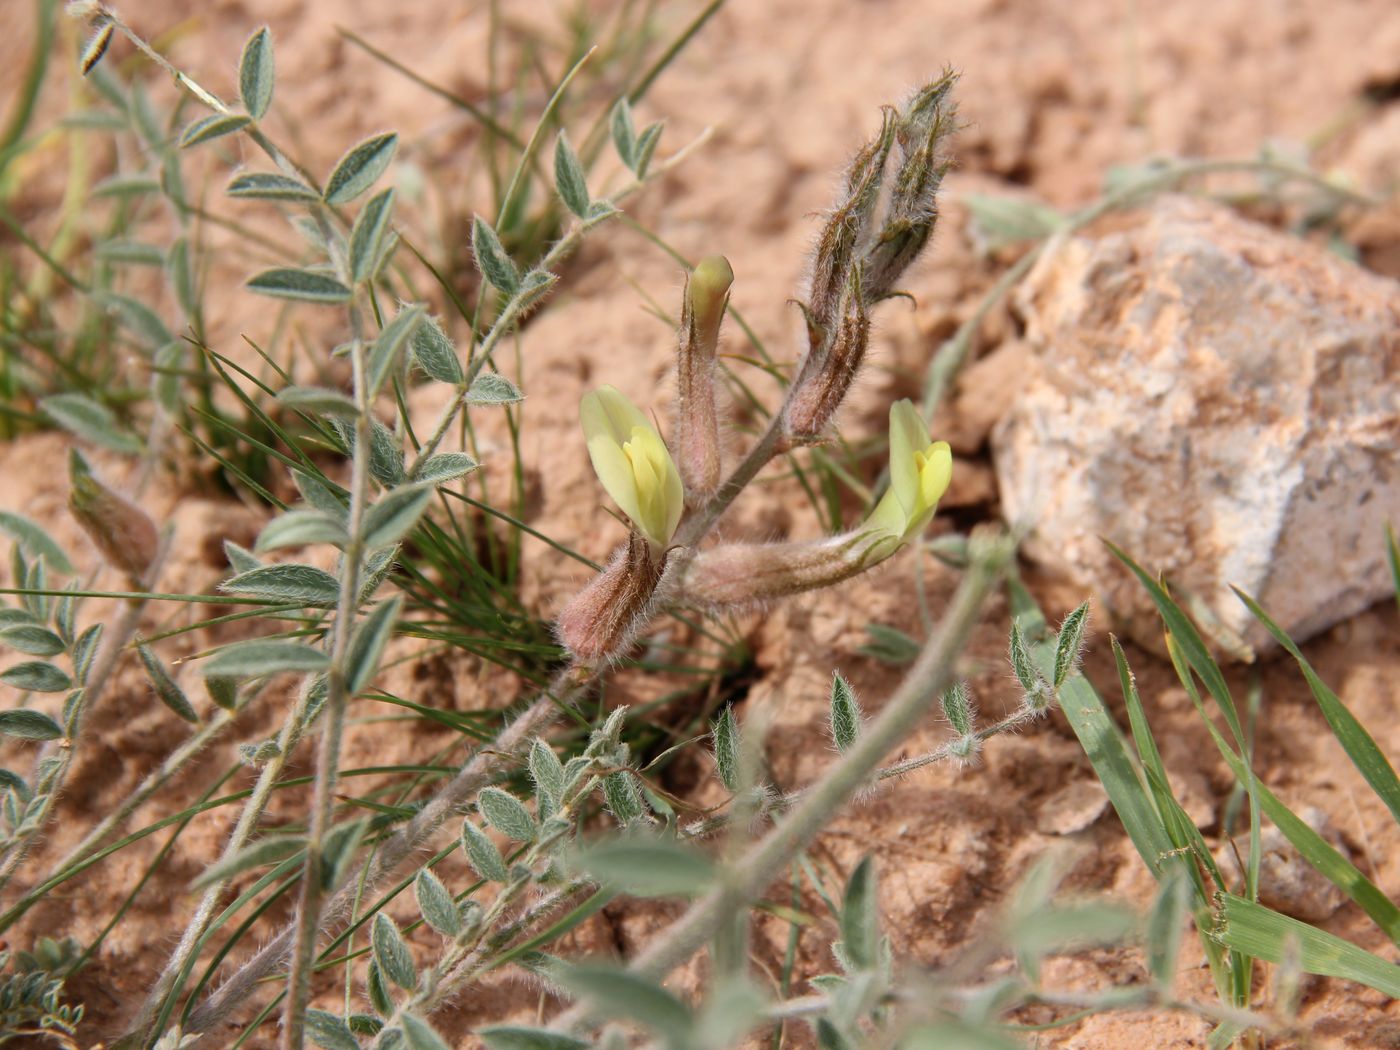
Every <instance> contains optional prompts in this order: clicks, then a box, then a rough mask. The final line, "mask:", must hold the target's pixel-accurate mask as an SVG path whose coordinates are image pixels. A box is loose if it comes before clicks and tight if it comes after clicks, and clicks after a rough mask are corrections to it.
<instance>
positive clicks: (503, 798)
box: [476, 787, 535, 842]
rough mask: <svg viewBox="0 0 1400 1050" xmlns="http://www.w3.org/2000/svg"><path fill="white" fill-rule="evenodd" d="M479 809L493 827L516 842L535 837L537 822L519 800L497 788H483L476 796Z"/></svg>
mask: <svg viewBox="0 0 1400 1050" xmlns="http://www.w3.org/2000/svg"><path fill="white" fill-rule="evenodd" d="M476 805H477V809H479V810H480V811H481V815H482V816H483V817H485V818H486V819H487V821H489V822H490V824H491V826H492V827H493V828H495V829H496V830H497V831H499V832H501V834H503V835H505V836H506V837H508V838H512V839H515V841H516V842H530V841H532V840H533V839H534V837H535V820H534V818H533V817H531V816H530V811H529V810H528V809H526V808H525V805H524V803H522V802H521V801H520V800H519V799H518V798H516V797H515V796H514V795H512V794H510V793H509V792H506V791H502V790H501V789H500V788H497V787H488V788H482V789H481V792H480V794H478V795H477V796H476Z"/></svg>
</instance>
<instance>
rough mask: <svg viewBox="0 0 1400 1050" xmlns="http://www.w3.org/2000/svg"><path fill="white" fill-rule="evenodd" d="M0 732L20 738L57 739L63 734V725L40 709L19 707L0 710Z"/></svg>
mask: <svg viewBox="0 0 1400 1050" xmlns="http://www.w3.org/2000/svg"><path fill="white" fill-rule="evenodd" d="M55 691H56V690H55ZM0 733H4V734H5V735H6V736H16V737H19V738H20V739H21V740H57V739H58V738H59V737H61V736H62V735H63V727H62V726H60V725H59V724H58V723H57V722H55V721H54V720H53V719H52V718H50V717H49V716H48V715H46V714H44V713H43V712H42V711H31V710H29V709H28V708H23V707H21V708H16V709H15V710H13V711H0Z"/></svg>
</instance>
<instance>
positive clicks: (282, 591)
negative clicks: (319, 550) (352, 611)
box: [219, 563, 340, 605]
mask: <svg viewBox="0 0 1400 1050" xmlns="http://www.w3.org/2000/svg"><path fill="white" fill-rule="evenodd" d="M219 590H221V591H224V592H226V593H229V594H246V595H248V596H249V597H251V598H263V599H266V600H268V601H274V602H287V601H297V602H304V603H305V604H307V605H334V604H335V603H336V602H337V601H338V600H339V599H340V581H339V580H337V579H336V578H335V577H334V576H332V575H331V574H330V573H328V572H326V570H325V569H318V568H316V567H315V566H314V565H300V564H297V563H287V564H280V565H260V566H258V567H257V568H256V569H249V570H248V571H246V572H240V573H239V574H238V575H237V576H232V577H230V578H229V579H227V580H225V581H224V582H223V583H221V584H219Z"/></svg>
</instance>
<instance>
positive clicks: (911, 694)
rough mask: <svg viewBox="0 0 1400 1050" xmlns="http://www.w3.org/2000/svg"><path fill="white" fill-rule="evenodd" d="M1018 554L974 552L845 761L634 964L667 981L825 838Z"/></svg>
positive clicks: (938, 682) (999, 548) (947, 677)
mask: <svg viewBox="0 0 1400 1050" xmlns="http://www.w3.org/2000/svg"><path fill="white" fill-rule="evenodd" d="M1011 554H1012V545H1011V543H1010V541H1009V539H1004V538H1002V539H998V540H993V541H991V542H989V543H988V544H987V545H986V547H984V549H983V551H982V552H981V554H980V556H974V558H973V561H972V564H971V565H970V567H969V569H968V572H967V575H966V576H965V577H964V579H963V582H962V584H961V585H960V586H959V587H958V590H957V593H956V594H955V595H954V596H953V599H952V602H951V604H950V606H949V609H948V612H947V613H946V614H945V615H944V618H943V623H942V625H941V626H940V628H939V630H938V632H937V633H936V634H935V635H934V636H933V637H932V638H930V639H929V641H928V642H927V643H926V644H925V646H924V648H923V651H922V652H920V654H919V656H918V659H916V660H915V661H914V664H913V666H912V667H910V669H909V671H908V673H907V674H906V675H905V677H904V680H903V682H901V684H900V686H899V688H898V689H897V690H896V691H895V694H894V695H893V696H892V697H891V698H890V699H889V701H888V703H886V705H885V707H884V709H883V710H882V711H881V712H880V714H879V716H878V717H877V718H876V719H875V720H874V721H873V722H872V723H871V724H870V725H869V726H868V727H867V729H866V730H865V731H864V732H863V733H862V734H861V735H860V736H859V737H858V738H857V739H856V741H855V743H854V744H853V745H852V746H851V748H850V750H849V751H847V752H846V753H845V755H843V756H842V758H841V760H840V761H839V762H837V763H836V764H835V765H834V766H832V767H831V768H830V769H829V770H828V771H827V773H826V774H825V775H824V776H823V777H822V779H821V780H820V781H818V782H817V783H816V784H815V785H813V787H812V788H810V789H809V790H808V791H807V792H806V793H805V794H804V795H803V797H802V800H801V802H800V803H799V804H798V805H797V807H796V808H794V809H792V810H791V811H789V812H788V814H787V815H786V816H785V817H784V818H783V819H782V820H781V821H779V823H778V824H777V825H776V826H775V827H774V828H773V829H772V830H771V831H770V832H769V833H768V834H767V835H766V836H764V838H763V839H762V840H761V841H760V842H759V843H758V844H757V845H756V846H755V847H754V848H753V849H751V850H750V851H749V853H748V854H747V855H746V856H745V858H744V860H743V861H741V862H740V863H739V864H738V865H737V866H736V867H735V868H734V869H733V870H732V871H730V872H729V874H728V875H727V877H726V879H725V882H724V885H722V886H720V887H718V888H716V889H714V890H712V891H711V892H710V893H708V894H706V895H705V896H704V897H702V898H700V899H699V900H698V901H696V902H695V903H694V904H693V905H691V907H690V909H689V910H688V911H687V912H686V913H685V914H684V915H683V916H681V918H680V919H678V920H677V921H676V922H674V923H672V924H671V926H670V927H668V928H667V929H665V930H663V931H661V933H660V934H659V935H658V936H656V937H653V938H652V939H651V941H650V944H649V946H648V947H647V948H646V950H644V951H643V952H642V953H641V954H640V955H638V956H637V958H636V959H635V960H634V961H633V962H632V964H631V965H630V966H629V967H628V969H629V970H630V971H631V972H632V973H635V974H638V975H640V976H644V977H649V978H652V979H660V978H662V977H664V976H665V975H666V974H668V973H670V972H671V971H672V970H673V969H675V968H676V967H677V966H679V965H681V964H682V963H683V962H685V961H686V960H687V959H689V958H690V957H691V956H692V955H693V954H694V953H695V952H696V951H698V950H699V949H700V948H701V947H702V946H703V945H704V944H705V943H706V942H707V941H708V940H710V939H711V938H712V937H713V936H714V934H715V932H716V930H718V928H719V926H720V924H721V923H722V922H724V921H725V917H726V916H727V915H731V914H733V911H734V910H735V909H736V908H740V907H746V906H748V905H749V904H750V903H752V902H753V901H755V900H757V899H758V897H759V896H760V895H761V894H762V893H763V891H764V890H765V889H766V888H767V887H768V885H769V884H770V883H771V882H772V881H773V879H775V878H776V877H777V876H778V875H779V874H781V872H782V871H783V869H784V868H785V867H786V866H787V865H788V863H789V862H790V861H791V860H792V859H793V858H794V857H795V856H796V855H797V854H798V853H799V852H800V851H801V850H802V849H804V848H805V847H806V846H807V845H808V844H809V843H810V842H811V841H812V839H814V838H815V837H816V836H817V833H818V832H820V831H821V829H822V828H823V827H825V826H826V825H827V823H828V822H829V821H830V820H831V817H832V814H834V813H835V812H836V811H837V810H838V809H839V808H840V807H841V806H843V805H844V804H845V803H846V802H847V801H849V800H850V798H851V797H852V796H853V795H854V794H855V793H856V792H857V791H858V790H859V789H860V788H861V787H862V786H863V785H864V784H866V783H867V782H868V781H869V778H870V776H871V774H872V773H873V772H874V771H875V770H876V769H877V768H878V767H879V764H880V760H881V759H883V758H884V756H885V755H886V754H887V753H888V752H890V751H891V750H893V749H894V748H895V747H897V746H899V744H900V743H901V742H902V741H904V740H905V739H906V738H907V737H908V735H909V733H910V732H911V731H912V730H913V729H914V728H915V727H916V726H917V725H918V723H919V721H920V720H921V719H922V718H923V717H924V716H925V715H926V714H927V713H928V711H929V709H930V708H931V707H932V706H933V705H934V704H935V703H936V702H937V699H938V696H939V694H940V693H941V692H942V691H943V690H944V689H945V688H946V687H947V686H948V685H949V684H950V683H951V682H952V680H953V674H954V667H955V663H956V660H957V657H958V654H959V653H961V652H962V649H963V647H964V645H965V644H966V642H967V639H968V636H969V635H970V634H971V631H972V628H973V626H974V625H975V624H976V622H977V618H978V614H979V612H980V610H981V608H982V603H983V601H985V599H986V598H987V596H988V594H990V593H991V591H992V589H993V588H994V587H995V586H996V584H997V583H998V581H999V580H1000V579H1001V577H1002V574H1003V572H1004V570H1005V567H1006V565H1007V563H1008V562H1009V560H1010V557H1011ZM588 1016H589V1015H588V1012H587V1008H586V1005H585V1004H583V1003H580V1004H577V1005H575V1006H574V1007H572V1008H571V1009H570V1010H568V1011H566V1012H565V1013H564V1014H563V1015H562V1016H561V1017H560V1018H559V1019H558V1020H557V1021H556V1022H555V1023H554V1025H553V1026H552V1027H553V1028H555V1029H556V1030H559V1031H571V1030H574V1029H578V1028H580V1027H581V1026H582V1025H583V1024H585V1023H586V1021H587V1019H588Z"/></svg>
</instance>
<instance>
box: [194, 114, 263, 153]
mask: <svg viewBox="0 0 1400 1050" xmlns="http://www.w3.org/2000/svg"><path fill="white" fill-rule="evenodd" d="M252 122H253V121H252V119H251V118H250V117H245V116H243V115H242V114H241V113H234V114H231V115H228V116H225V115H224V114H222V113H214V114H211V115H210V116H207V117H201V118H200V119H199V120H196V121H195V122H194V123H192V124H191V125H190V126H189V127H187V128H186V129H185V130H184V132H183V133H182V134H181V135H180V148H181V149H189V148H190V147H191V146H198V145H199V144H200V143H202V142H209V141H210V140H211V139H217V138H223V136H225V135H232V134H233V133H234V132H235V131H242V130H243V129H244V128H246V127H247V126H248V125H249V124H251V123H252Z"/></svg>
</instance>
